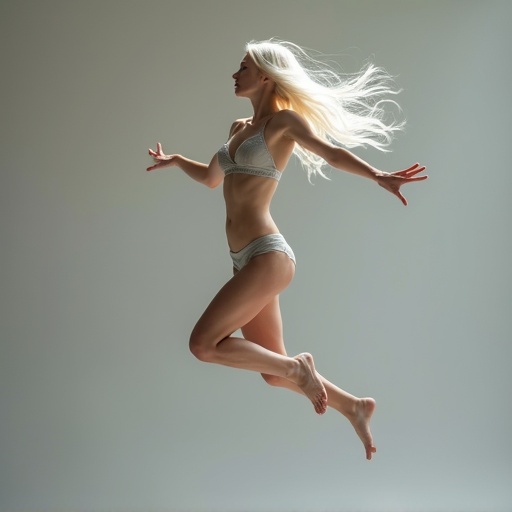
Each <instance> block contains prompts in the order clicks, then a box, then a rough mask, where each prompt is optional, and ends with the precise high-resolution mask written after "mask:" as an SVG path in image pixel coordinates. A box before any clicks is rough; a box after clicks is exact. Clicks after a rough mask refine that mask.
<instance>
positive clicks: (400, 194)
mask: <svg viewBox="0 0 512 512" xmlns="http://www.w3.org/2000/svg"><path fill="white" fill-rule="evenodd" d="M395 195H396V196H397V197H398V199H400V201H402V203H403V204H404V206H407V199H405V197H404V196H403V195H402V193H401V192H400V190H397V191H396V194H395Z"/></svg>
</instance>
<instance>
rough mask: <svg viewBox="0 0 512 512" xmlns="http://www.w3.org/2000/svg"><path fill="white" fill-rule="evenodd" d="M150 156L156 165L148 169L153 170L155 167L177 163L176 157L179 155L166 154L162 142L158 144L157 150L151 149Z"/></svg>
mask: <svg viewBox="0 0 512 512" xmlns="http://www.w3.org/2000/svg"><path fill="white" fill-rule="evenodd" d="M149 156H151V157H153V160H154V161H155V165H152V166H150V167H148V168H147V169H146V170H147V171H153V170H155V169H162V168H163V167H170V166H172V165H176V164H175V162H174V159H175V158H176V156H177V155H166V154H164V152H163V150H162V144H160V142H158V143H157V145H156V151H153V150H152V149H149Z"/></svg>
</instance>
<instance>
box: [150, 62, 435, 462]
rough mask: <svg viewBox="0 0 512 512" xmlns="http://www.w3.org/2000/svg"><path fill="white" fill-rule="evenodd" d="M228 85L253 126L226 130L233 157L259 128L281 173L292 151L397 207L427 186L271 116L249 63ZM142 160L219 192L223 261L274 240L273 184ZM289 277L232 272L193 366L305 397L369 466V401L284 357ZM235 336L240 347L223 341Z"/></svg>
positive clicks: (169, 160)
mask: <svg viewBox="0 0 512 512" xmlns="http://www.w3.org/2000/svg"><path fill="white" fill-rule="evenodd" d="M233 79H234V80H235V94H236V96H238V97H242V98H247V99H249V100H250V102H251V104H252V108H253V116H252V117H251V118H248V119H239V120H237V121H235V122H234V123H233V125H232V127H231V130H230V134H229V141H228V144H229V152H230V155H231V156H232V157H235V154H236V150H237V149H238V148H239V147H240V145H241V144H242V142H243V141H244V140H246V139H247V138H249V137H251V136H253V135H255V134H256V133H257V132H258V130H260V128H261V127H262V125H263V124H264V123H265V122H266V123H267V124H266V126H265V132H264V136H265V142H266V144H267V147H268V149H269V151H270V154H271V155H272V157H273V159H274V162H275V164H276V167H277V169H279V170H280V171H282V170H284V169H285V167H286V164H287V163H288V160H289V158H290V156H291V154H292V152H293V148H294V146H295V144H300V145H301V146H302V147H304V148H305V149H307V150H309V151H312V152H313V153H316V154H317V155H319V156H320V157H322V158H323V159H324V160H325V161H326V162H327V163H328V164H330V165H331V166H332V167H334V168H336V169H339V170H342V171H346V172H350V173H353V174H356V175H359V176H362V177H365V178H369V179H371V180H373V181H375V182H376V183H377V184H378V185H380V186H381V187H383V188H384V189H385V190H387V191H388V192H390V193H392V194H393V195H395V196H396V197H398V199H400V201H402V203H403V204H404V205H406V204H407V201H406V199H405V197H404V196H403V195H402V193H401V191H400V187H401V186H402V185H404V184H406V183H411V182H415V181H421V180H424V179H426V178H427V176H425V175H423V176H417V175H418V174H419V173H421V172H422V171H424V170H425V167H423V166H420V165H419V164H415V165H413V166H411V167H409V168H408V169H405V170H401V171H396V172H392V173H387V172H383V171H379V170H378V169H376V168H374V167H373V166H371V165H370V164H368V163H367V162H365V161H363V160H361V159H360V158H358V157H357V156H355V155H354V154H352V153H351V152H349V151H347V150H344V149H341V148H338V147H335V146H333V145H331V144H330V143H328V142H326V141H324V140H322V139H320V138H318V137H317V136H315V135H314V134H313V133H312V132H311V130H310V128H309V126H308V124H307V123H306V122H305V121H304V120H303V119H302V118H301V117H300V116H299V115H297V114H296V113H295V112H292V111H290V110H279V109H278V107H277V105H276V96H275V93H274V86H275V84H274V83H273V81H272V80H271V79H270V78H269V77H268V76H265V74H263V73H262V72H261V71H260V70H259V68H258V67H257V66H256V65H255V63H254V62H253V61H252V59H251V58H250V56H249V55H245V56H244V58H243V60H242V62H241V64H240V69H239V70H238V71H237V72H236V73H234V74H233ZM149 154H150V155H151V156H152V157H153V159H154V161H155V164H154V165H152V166H151V167H148V169H147V170H148V171H152V170H155V169H162V168H165V167H172V166H176V167H179V168H180V169H182V170H183V171H184V172H185V173H186V174H187V175H188V176H190V177H191V178H192V179H194V180H196V181H198V182H200V183H202V184H204V185H206V186H208V187H210V188H215V187H217V186H218V185H220V184H221V183H222V184H223V189H224V199H225V203H226V234H227V240H228V245H229V247H230V249H231V250H232V251H234V252H236V251H239V250H241V249H242V248H244V247H245V246H246V245H247V244H248V243H250V242H251V241H253V240H255V239H256V238H259V237H261V236H264V235H267V234H270V233H278V232H279V231H278V228H277V226H276V224H275V223H274V221H273V219H272V217H271V215H270V210H269V208H270V203H271V200H272V197H273V195H274V192H275V190H276V188H277V181H276V180H273V179H269V178H265V177H261V176H251V175H247V174H231V175H229V176H226V177H224V173H223V171H222V169H221V168H220V166H219V163H218V160H217V156H216V155H215V156H214V157H213V158H212V160H211V162H210V163H209V164H208V165H207V164H203V163H200V162H196V161H193V160H190V159H188V158H185V157H183V156H182V155H179V154H171V155H168V154H165V153H164V152H163V149H162V145H161V144H160V143H158V144H157V147H156V150H152V149H150V150H149ZM294 273H295V265H294V263H293V262H292V261H291V260H290V258H289V257H288V256H287V255H286V254H284V253H281V252H269V253H265V254H262V255H259V256H256V257H254V258H253V259H252V260H250V262H249V263H248V264H247V265H246V266H244V267H243V268H242V269H241V270H240V271H239V272H236V271H235V273H234V276H233V277H232V279H230V280H229V281H228V282H227V283H226V284H225V285H224V287H223V288H222V289H221V290H220V291H219V293H218V294H217V295H216V296H215V297H214V299H213V300H212V301H211V303H210V305H209V306H208V307H207V308H206V310H205V312H204V313H203V315H202V316H201V318H200V319H199V321H198V322H197V324H196V326H195V327H194V329H193V331H192V334H191V336H190V350H191V351H192V353H193V354H194V355H195V356H196V357H197V358H198V359H199V360H201V361H205V362H210V363H217V364H221V365H225V366H230V367H233V368H241V369H245V370H251V371H255V372H259V373H261V375H262V377H263V378H264V379H265V381H266V382H267V383H268V384H270V385H272V386H278V387H283V388H286V389H289V390H291V391H295V392H297V393H300V394H302V395H305V396H306V397H307V398H308V399H309V400H310V401H311V403H312V404H313V407H314V409H315V411H316V412H317V413H318V414H323V413H324V412H325V411H326V409H327V407H331V408H333V409H335V410H336V411H338V412H340V413H341V414H342V415H343V416H345V417H346V418H347V419H348V420H349V421H350V423H351V424H352V426H353V427H354V430H355V432H356V433H357V435H358V436H359V438H360V440H361V442H362V443H363V446H364V449H365V454H366V458H367V459H368V460H370V459H371V458H372V455H373V454H374V453H375V452H376V447H375V445H374V442H373V438H372V434H371V431H370V419H371V417H372V414H373V412H374V409H375V401H374V400H373V398H358V397H356V396H354V395H351V394H350V393H347V392H346V391H344V390H342V389H340V388H339V387H337V386H335V385H334V384H332V383H331V382H329V381H328V380H327V379H325V378H324V377H323V376H322V375H320V374H319V373H318V372H317V370H316V368H315V365H314V361H313V357H312V356H311V354H309V353H304V354H299V355H297V356H295V357H289V356H288V355H287V351H286V348H285V344H284V339H283V327H282V321H281V312H280V308H279V294H280V293H281V292H282V291H283V290H284V289H285V288H286V287H287V286H288V285H289V284H290V282H291V280H292V278H293V276H294ZM238 329H241V331H242V334H243V338H238V337H234V336H232V333H234V332H235V331H237V330H238Z"/></svg>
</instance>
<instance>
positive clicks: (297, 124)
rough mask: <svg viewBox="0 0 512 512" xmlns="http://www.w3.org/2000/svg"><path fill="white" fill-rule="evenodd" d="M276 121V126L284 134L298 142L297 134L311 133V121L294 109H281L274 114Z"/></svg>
mask: <svg viewBox="0 0 512 512" xmlns="http://www.w3.org/2000/svg"><path fill="white" fill-rule="evenodd" d="M274 122H275V126H276V128H277V129H279V130H280V131H281V133H282V134H283V136H285V137H288V138H291V139H294V140H295V141H297V142H298V140H297V136H299V137H300V136H301V135H302V136H304V135H309V134H311V129H310V126H309V123H308V122H307V121H306V120H305V119H304V118H303V117H302V116H301V115H300V114H298V113H297V112H295V111H293V110H288V109H285V110H280V111H279V112H278V113H277V114H276V115H275V116H274Z"/></svg>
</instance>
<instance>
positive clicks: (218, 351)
mask: <svg viewBox="0 0 512 512" xmlns="http://www.w3.org/2000/svg"><path fill="white" fill-rule="evenodd" d="M294 271H295V266H294V264H293V262H292V261H291V260H290V258H289V257H288V256H287V255H286V254H284V253H281V252H269V253H265V254H262V255H259V256H257V257H255V258H253V259H252V260H251V261H250V262H249V263H248V264H247V265H246V266H245V267H244V268H243V269H242V270H241V271H240V272H238V273H237V274H236V275H235V276H234V277H233V278H232V279H231V280H230V281H229V282H228V283H227V284H226V285H225V286H224V287H223V288H222V289H221V290H220V291H219V293H218V294H217V295H216V297H215V298H214V299H213V301H212V302H211V303H210V305H209V306H208V308H207V309H206V311H205V312H204V313H203V315H202V316H201V318H200V319H199V321H198V322H197V324H196V326H195V327H194V330H193V331H192V334H191V337H190V350H191V351H192V353H193V354H194V355H195V356H196V357H197V358H198V359H200V360H201V361H207V362H211V363H217V364H222V365H225V366H231V367H234V368H242V369H245V370H252V371H257V372H260V373H265V374H270V375H276V376H279V377H283V378H286V379H289V380H290V381H292V382H294V383H295V384H296V385H297V386H299V388H300V389H301V390H302V392H303V393H304V394H305V395H306V396H307V397H308V398H309V399H310V400H311V402H312V403H313V405H314V407H315V410H316V412H317V413H319V414H323V413H324V412H325V410H326V407H327V406H326V399H327V397H326V393H325V389H324V387H323V384H322V382H321V380H320V379H319V377H318V375H317V373H316V372H315V369H314V365H313V360H312V358H311V356H310V355H309V354H307V355H303V356H300V357H297V358H291V357H288V356H286V355H283V354H278V353H276V352H273V351H271V350H268V349H267V348H265V347H263V346H261V345H258V344H256V343H253V342H252V340H251V341H249V340H246V339H241V338H234V337H232V336H231V335H230V334H231V333H233V332H234V331H236V330H237V329H238V328H240V327H241V326H243V325H245V324H247V323H248V322H250V321H251V320H252V319H253V318H254V317H255V316H256V315H257V314H258V313H259V312H260V311H261V310H262V309H263V308H264V307H265V306H266V304H268V303H269V302H270V301H271V300H272V299H273V297H274V296H275V295H277V294H279V292H281V291H282V290H283V289H284V288H286V287H287V286H288V284H289V283H290V281H291V279H292V277H293V274H294Z"/></svg>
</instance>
